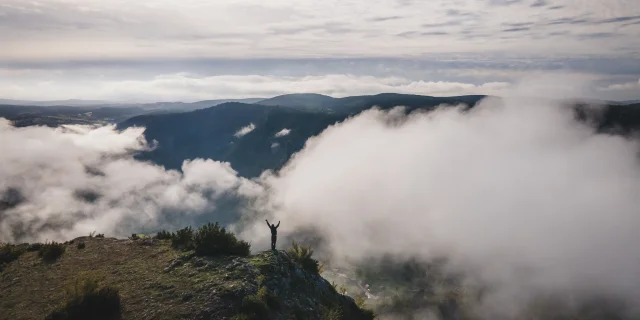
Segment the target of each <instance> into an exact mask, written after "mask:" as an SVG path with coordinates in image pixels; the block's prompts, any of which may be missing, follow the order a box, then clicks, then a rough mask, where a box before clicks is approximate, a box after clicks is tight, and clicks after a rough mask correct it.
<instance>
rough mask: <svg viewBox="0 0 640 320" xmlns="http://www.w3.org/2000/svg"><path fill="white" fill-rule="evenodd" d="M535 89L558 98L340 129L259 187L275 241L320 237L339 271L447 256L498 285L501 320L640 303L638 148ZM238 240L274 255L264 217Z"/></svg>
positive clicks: (369, 118)
mask: <svg viewBox="0 0 640 320" xmlns="http://www.w3.org/2000/svg"><path fill="white" fill-rule="evenodd" d="M537 88H551V89H553V91H552V92H549V93H547V92H544V91H538V92H537V93H538V95H539V96H540V97H542V98H544V99H531V98H530V93H531V91H532V89H522V88H519V89H518V90H517V91H515V92H513V94H511V95H509V98H508V99H506V100H504V101H503V102H500V101H499V100H493V99H488V100H485V101H484V102H483V103H482V104H481V105H480V106H479V107H476V108H474V109H473V110H472V111H470V112H462V111H461V110H458V109H456V108H448V109H441V110H438V111H435V112H433V113H417V114H413V115H411V116H408V117H407V116H404V115H403V113H402V112H401V110H392V111H389V112H383V111H377V110H372V111H368V112H365V113H363V114H361V115H359V116H356V117H354V118H352V119H349V120H347V121H345V122H343V123H340V124H336V125H335V126H332V127H330V128H328V129H327V130H325V131H324V132H323V133H321V134H320V135H318V136H317V137H315V138H312V139H310V140H309V141H308V142H307V143H306V145H305V148H304V149H303V150H302V151H301V152H299V153H297V154H296V155H295V156H294V157H293V159H291V160H290V162H289V163H288V164H287V165H286V166H285V167H284V168H283V169H282V170H280V172H278V173H267V174H264V175H263V177H262V180H263V183H265V184H266V186H267V187H266V190H269V191H270V194H269V195H270V196H269V198H267V199H266V203H263V204H261V205H260V207H261V208H262V209H264V210H267V211H269V212H271V214H272V215H273V220H281V221H282V226H281V232H282V234H283V235H286V234H287V233H288V232H292V231H295V230H299V229H300V228H309V227H310V228H313V229H314V230H317V231H318V232H319V233H320V234H322V235H323V236H324V237H325V239H326V240H327V241H328V244H329V248H330V250H331V252H332V253H333V254H334V258H336V259H338V258H339V257H342V258H350V259H358V258H362V257H370V256H381V255H383V254H387V253H388V254H393V255H398V256H403V257H412V256H420V257H426V258H430V257H434V256H438V255H440V254H443V255H446V256H448V257H450V258H452V264H453V265H454V266H455V267H458V268H463V269H465V270H467V271H468V270H472V271H473V274H474V275H477V276H479V277H480V278H481V279H482V280H484V281H488V282H489V283H491V284H493V285H495V286H496V289H497V291H494V292H493V293H491V294H489V295H488V297H489V300H488V301H487V303H488V304H487V306H493V307H494V308H490V310H491V311H492V312H498V313H501V314H503V315H504V313H506V314H510V313H511V312H519V311H522V310H519V309H518V308H519V307H521V306H522V304H521V303H523V302H524V301H528V299H529V298H530V297H531V296H530V295H531V294H534V293H536V292H539V291H538V290H550V291H556V290H557V292H561V293H563V294H564V296H571V297H577V298H579V297H580V295H581V294H589V293H594V292H596V293H603V294H607V293H610V292H613V293H616V294H623V295H626V297H627V298H629V302H630V303H632V304H635V302H637V301H638V297H640V290H638V287H637V286H636V285H635V284H636V283H638V281H640V278H639V275H638V273H637V270H638V269H639V268H640V252H639V251H638V250H637V249H636V247H635V246H633V245H629V244H630V243H638V241H640V216H639V215H638V214H637V208H638V206H639V205H640V200H639V198H638V197H637V194H638V193H639V192H640V174H639V170H638V162H637V144H636V143H635V142H633V141H629V140H627V139H625V138H623V137H616V136H611V135H605V134H595V133H594V131H593V130H592V129H591V128H588V127H587V126H585V125H583V124H578V123H577V122H575V118H574V117H573V114H572V113H571V112H570V111H569V110H568V109H562V108H561V107H560V105H559V104H557V103H555V102H553V101H551V102H550V101H549V99H547V97H549V96H556V95H560V96H562V95H564V92H576V90H574V89H572V88H570V87H568V83H567V82H563V81H557V83H542V84H541V85H539V86H537ZM520 94H525V95H527V96H528V97H527V98H523V97H522V96H520ZM265 208H266V209H265ZM271 218H272V217H269V219H271ZM244 235H245V236H246V237H249V238H252V239H254V241H253V243H255V244H256V246H259V245H260V244H263V243H264V246H265V247H266V245H267V244H268V241H266V240H267V237H268V229H267V228H265V227H264V226H263V223H262V219H259V221H258V223H257V224H256V225H255V227H253V228H248V229H247V230H246V231H245V233H244ZM338 260H339V259H338ZM333 261H335V260H333ZM523 270H529V272H527V273H523V272H522V271H523ZM511 316H513V315H512V314H511ZM487 318H488V319H498V318H502V317H500V316H499V315H497V314H491V316H489V317H487ZM507 318H508V319H514V318H515V319H519V318H522V317H507Z"/></svg>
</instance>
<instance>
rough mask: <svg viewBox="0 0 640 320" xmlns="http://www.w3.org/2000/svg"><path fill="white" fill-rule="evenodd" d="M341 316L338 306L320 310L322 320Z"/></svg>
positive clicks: (339, 318) (339, 319) (334, 319)
mask: <svg viewBox="0 0 640 320" xmlns="http://www.w3.org/2000/svg"><path fill="white" fill-rule="evenodd" d="M342 318H343V317H342V309H340V308H337V307H335V308H331V309H323V311H322V320H342Z"/></svg>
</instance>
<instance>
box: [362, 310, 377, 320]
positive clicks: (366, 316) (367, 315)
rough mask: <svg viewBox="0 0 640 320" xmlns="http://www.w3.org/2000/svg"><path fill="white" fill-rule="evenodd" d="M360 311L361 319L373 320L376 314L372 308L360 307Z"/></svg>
mask: <svg viewBox="0 0 640 320" xmlns="http://www.w3.org/2000/svg"><path fill="white" fill-rule="evenodd" d="M360 311H361V312H362V318H363V319H368V320H373V319H375V318H376V314H375V312H373V310H370V309H366V308H360Z"/></svg>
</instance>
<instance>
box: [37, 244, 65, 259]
mask: <svg viewBox="0 0 640 320" xmlns="http://www.w3.org/2000/svg"><path fill="white" fill-rule="evenodd" d="M63 253H64V245H63V244H62V243H58V242H55V241H52V242H50V243H45V244H43V245H42V246H41V247H40V249H39V250H38V257H40V258H42V260H43V261H44V262H54V261H56V260H58V258H60V256H62V254H63Z"/></svg>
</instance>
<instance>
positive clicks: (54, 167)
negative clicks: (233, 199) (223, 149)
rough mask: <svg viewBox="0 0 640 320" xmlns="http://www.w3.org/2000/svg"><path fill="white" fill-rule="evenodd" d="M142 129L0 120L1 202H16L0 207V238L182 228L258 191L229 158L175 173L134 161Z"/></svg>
mask: <svg viewBox="0 0 640 320" xmlns="http://www.w3.org/2000/svg"><path fill="white" fill-rule="evenodd" d="M142 132H143V129H140V128H131V129H127V130H125V131H123V132H117V131H115V130H114V128H113V127H111V126H109V127H101V128H89V127H80V126H73V127H67V128H59V129H51V128H46V127H27V128H14V127H13V126H11V125H10V123H9V122H8V121H6V120H5V119H1V118H0V200H1V201H2V202H5V204H6V202H8V203H13V204H14V205H15V204H17V206H15V207H13V208H11V207H10V208H9V209H6V208H2V206H0V241H11V242H13V241H45V240H69V239H71V238H73V237H76V236H82V235H85V236H86V235H88V234H89V233H90V232H92V231H97V232H99V233H106V234H108V235H111V236H126V235H128V234H131V233H132V232H140V231H142V230H144V229H145V228H159V227H181V226H177V225H178V224H180V223H184V224H189V223H191V221H193V219H194V218H195V217H197V216H199V215H202V214H210V213H212V212H214V210H215V207H216V201H217V200H218V199H219V198H220V197H222V196H224V195H225V194H229V193H230V194H235V195H243V196H246V197H253V196H256V195H257V194H259V193H260V192H261V191H260V189H261V187H260V186H258V185H256V184H254V183H251V182H249V181H248V180H246V179H243V178H239V177H238V176H237V175H236V172H235V171H234V170H233V169H232V168H231V166H230V165H229V164H228V163H221V162H216V161H212V160H203V159H195V160H192V161H185V162H184V164H183V166H182V172H183V173H179V172H178V171H173V170H171V171H167V170H165V169H164V168H162V167H160V166H156V165H152V164H149V163H145V162H140V161H136V160H134V159H133V155H132V154H131V152H132V151H135V150H143V149H146V148H147V147H148V146H147V144H146V142H145V140H144V138H143V137H142V135H141V134H142ZM20 198H23V199H24V201H22V202H20V201H17V200H19V199H20ZM3 205H4V204H3ZM167 218H169V221H172V223H171V224H168V223H167ZM219 218H222V217H221V216H219ZM152 230H153V229H152Z"/></svg>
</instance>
